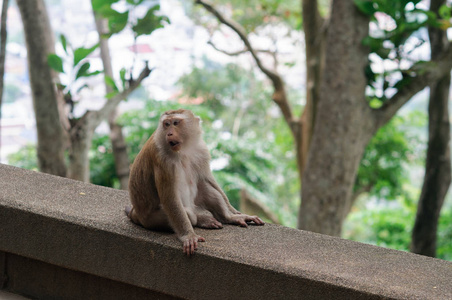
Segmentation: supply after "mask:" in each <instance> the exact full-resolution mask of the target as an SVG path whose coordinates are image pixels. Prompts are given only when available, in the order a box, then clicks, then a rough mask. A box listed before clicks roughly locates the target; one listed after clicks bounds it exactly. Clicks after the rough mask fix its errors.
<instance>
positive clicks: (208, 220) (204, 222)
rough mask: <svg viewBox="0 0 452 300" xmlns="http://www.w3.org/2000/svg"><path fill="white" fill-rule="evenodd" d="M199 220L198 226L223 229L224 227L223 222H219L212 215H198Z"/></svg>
mask: <svg viewBox="0 0 452 300" xmlns="http://www.w3.org/2000/svg"><path fill="white" fill-rule="evenodd" d="M197 217H198V222H197V223H196V227H201V228H207V229H221V228H223V224H221V222H219V221H218V220H217V219H215V218H214V217H211V216H203V215H198V216H197Z"/></svg>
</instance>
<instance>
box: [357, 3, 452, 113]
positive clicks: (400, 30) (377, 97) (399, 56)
mask: <svg viewBox="0 0 452 300" xmlns="http://www.w3.org/2000/svg"><path fill="white" fill-rule="evenodd" d="M354 2H355V4H356V6H357V7H358V8H359V9H360V10H361V12H363V13H364V14H366V15H367V16H369V17H371V22H370V32H369V36H368V37H366V38H365V39H364V40H363V44H364V45H365V46H368V47H369V49H370V53H371V56H370V61H371V63H370V64H369V66H368V67H367V68H366V76H367V79H368V85H369V89H368V96H369V101H370V102H371V105H372V106H373V107H375V108H378V107H379V106H381V105H382V103H383V102H385V101H386V100H387V99H388V97H390V95H392V94H393V93H394V91H397V90H398V89H400V88H402V87H403V86H404V85H405V84H406V83H408V82H410V81H411V78H412V77H413V76H416V74H420V73H422V70H423V69H424V67H425V66H426V65H427V64H428V63H426V62H425V61H423V60H422V59H420V54H419V52H418V51H417V50H418V49H419V48H420V47H422V46H423V45H424V44H425V43H426V41H427V39H428V37H427V32H426V30H425V28H426V26H435V27H440V28H442V29H444V30H445V29H447V28H448V27H450V15H451V7H450V6H447V5H444V6H442V7H441V9H440V16H439V17H437V16H436V14H435V13H433V12H432V11H429V10H428V9H427V8H426V7H425V6H424V3H422V2H423V1H421V0H396V1H393V0H354ZM372 54H374V55H372Z"/></svg>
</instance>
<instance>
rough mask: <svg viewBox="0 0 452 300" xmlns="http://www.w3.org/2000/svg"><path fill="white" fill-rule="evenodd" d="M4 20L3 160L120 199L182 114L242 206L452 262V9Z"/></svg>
mask: <svg viewBox="0 0 452 300" xmlns="http://www.w3.org/2000/svg"><path fill="white" fill-rule="evenodd" d="M346 2H347V3H346ZM348 2H349V3H348ZM1 21H2V24H1V29H2V31H1V38H2V40H1V49H0V50H1V53H0V64H1V65H0V72H1V74H0V75H1V77H2V79H3V80H2V84H1V95H2V98H1V101H0V109H1V110H0V159H1V163H4V164H10V165H14V166H17V167H21V168H26V169H32V170H36V171H42V172H46V173H51V174H55V175H59V176H66V177H69V178H73V179H77V180H83V181H87V182H91V183H94V184H98V185H103V186H109V187H112V188H117V189H127V182H128V170H129V166H130V164H131V163H132V162H133V160H134V157H135V156H136V155H137V154H138V152H139V150H140V149H141V147H142V146H143V144H144V143H145V142H146V140H147V139H148V138H149V137H150V135H151V134H152V132H153V131H154V130H155V128H156V127H157V125H158V119H159V117H160V114H161V113H163V112H164V111H166V110H169V109H175V108H179V107H184V108H188V109H191V110H193V112H194V113H195V114H197V115H198V116H200V117H201V119H202V121H203V130H204V139H205V141H206V143H207V145H208V147H209V149H210V151H211V155H212V162H211V168H212V170H213V171H214V175H215V177H216V179H217V180H218V182H219V184H220V185H221V186H222V187H223V189H224V190H225V192H226V194H227V195H228V197H229V199H230V201H231V203H232V204H233V205H234V206H235V207H237V208H239V209H241V210H242V211H244V212H247V213H252V214H258V215H260V216H261V217H262V218H264V219H266V220H267V221H269V222H273V223H278V224H282V225H284V226H289V227H294V228H299V229H303V230H310V231H315V232H319V233H323V234H329V235H335V236H340V237H342V238H346V239H352V240H356V241H360V242H364V243H370V244H375V245H378V246H382V247H389V248H393V249H397V250H404V251H412V252H415V253H419V254H423V255H428V256H434V257H438V258H440V259H445V260H450V261H452V200H451V195H450V193H448V190H449V186H450V180H451V179H450V178H451V175H450V173H451V170H450V169H451V168H450V167H451V162H450V113H449V110H448V105H449V102H450V99H451V97H450V92H449V91H450V71H451V68H452V55H451V52H452V47H450V41H449V40H450V39H451V38H452V31H451V29H450V27H451V1H443V0H431V1H406V0H392V1H390V0H355V1H340V0H331V1H329V0H318V1H316V0H289V1H279V0H260V1H259V0H247V1H237V0H231V1H223V0H211V1H209V2H207V1H183V0H181V1H178V0H161V1H151V0H91V1H90V0H80V1H70V0H46V1H43V0H36V1H26V0H17V1H11V0H10V1H2V15H1Z"/></svg>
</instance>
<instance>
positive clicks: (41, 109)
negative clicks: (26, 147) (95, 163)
mask: <svg viewBox="0 0 452 300" xmlns="http://www.w3.org/2000/svg"><path fill="white" fill-rule="evenodd" d="M17 5H18V7H19V10H20V14H21V17H22V22H23V25H24V32H25V41H26V46H27V53H28V54H27V57H28V70H29V75H30V83H31V89H32V96H33V106H34V111H35V116H36V127H37V131H38V145H37V154H38V165H39V169H40V170H41V171H42V172H45V173H50V174H54V175H59V176H66V166H65V162H64V142H63V130H62V127H61V124H60V118H59V113H58V108H57V94H56V89H55V84H54V83H53V80H52V72H51V70H50V67H49V65H48V64H47V56H48V54H50V53H52V52H53V51H52V50H51V47H53V43H52V41H53V36H52V31H51V30H50V22H49V19H48V15H47V11H46V8H45V4H44V1H43V0H36V1H26V0H17Z"/></svg>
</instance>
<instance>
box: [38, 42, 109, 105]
mask: <svg viewBox="0 0 452 300" xmlns="http://www.w3.org/2000/svg"><path fill="white" fill-rule="evenodd" d="M60 43H61V45H62V47H63V49H64V54H65V56H64V57H62V56H58V55H56V54H54V53H51V54H49V55H48V56H47V62H48V64H49V66H50V67H51V68H52V69H53V70H55V71H56V72H58V73H61V74H64V75H66V76H67V77H68V78H69V83H68V84H61V83H58V84H57V86H58V88H59V89H60V90H62V91H63V93H64V95H65V99H67V100H72V94H78V93H79V92H80V91H81V90H82V89H84V88H85V87H87V86H88V85H87V84H83V83H84V81H82V80H80V79H81V78H86V77H91V76H95V75H98V74H100V73H101V71H99V70H96V71H90V68H91V64H90V63H89V62H88V61H87V60H86V58H87V57H88V56H89V55H90V54H91V53H93V52H94V51H95V50H96V49H97V48H98V46H99V44H96V45H93V46H91V47H88V48H85V47H79V48H76V49H73V48H72V46H71V45H70V44H69V43H68V41H67V39H66V37H65V36H64V35H63V34H61V35H60ZM65 63H66V65H67V66H69V68H67V69H66V70H65V68H64V65H65ZM74 86H77V89H76V90H74Z"/></svg>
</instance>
